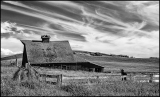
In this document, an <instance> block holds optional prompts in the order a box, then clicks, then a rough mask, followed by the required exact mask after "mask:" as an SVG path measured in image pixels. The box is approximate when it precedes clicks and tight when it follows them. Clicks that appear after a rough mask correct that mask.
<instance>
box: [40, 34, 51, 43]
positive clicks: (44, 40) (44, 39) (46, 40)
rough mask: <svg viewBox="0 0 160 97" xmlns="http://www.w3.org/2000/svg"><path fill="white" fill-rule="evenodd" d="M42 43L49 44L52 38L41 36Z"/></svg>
mask: <svg viewBox="0 0 160 97" xmlns="http://www.w3.org/2000/svg"><path fill="white" fill-rule="evenodd" d="M41 39H42V42H49V39H50V36H49V35H41Z"/></svg>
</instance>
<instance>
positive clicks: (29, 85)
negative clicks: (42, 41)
mask: <svg viewBox="0 0 160 97" xmlns="http://www.w3.org/2000/svg"><path fill="white" fill-rule="evenodd" d="M16 70H17V67H15V66H9V67H8V66H1V95H2V96H159V83H154V82H153V83H138V82H132V81H125V82H122V81H108V82H106V81H103V80H90V81H89V82H93V81H94V82H96V83H95V84H90V83H86V84H83V83H78V84H77V83H74V82H76V81H72V80H70V81H69V83H68V84H65V85H62V86H60V87H58V86H56V85H51V84H47V83H44V82H37V81H34V80H32V81H28V80H27V81H22V82H18V81H13V80H12V79H11V78H12V77H13V74H14V72H15V71H16ZM40 70H41V69H39V71H40ZM48 70H49V69H48ZM52 73H55V74H56V73H57V74H59V73H63V74H66V75H65V76H69V75H71V74H72V76H88V77H89V76H93V75H96V74H97V75H100V74H101V73H91V72H85V71H84V72H80V71H66V70H54V71H53V70H52ZM77 81H80V80H77Z"/></svg>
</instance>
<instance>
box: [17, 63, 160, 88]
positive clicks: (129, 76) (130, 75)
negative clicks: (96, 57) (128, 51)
mask: <svg viewBox="0 0 160 97" xmlns="http://www.w3.org/2000/svg"><path fill="white" fill-rule="evenodd" d="M17 66H18V65H17ZM26 68H33V69H35V68H34V67H32V66H31V65H30V64H29V63H27V64H26ZM35 70H36V69H35ZM37 73H38V75H39V77H41V78H42V79H43V80H42V81H45V82H47V79H48V78H55V79H57V81H56V84H57V85H58V86H61V85H62V83H63V79H65V78H68V79H107V77H110V78H114V77H115V76H117V77H119V78H120V79H119V80H122V78H123V77H126V79H127V80H133V81H134V80H135V77H134V76H135V74H136V73H135V72H134V73H132V72H130V73H127V75H125V76H122V75H120V74H119V75H118V74H116V75H113V74H111V75H104V76H90V77H89V76H87V77H77V78H76V77H67V76H63V75H62V74H59V75H54V74H40V73H39V72H37ZM154 74H158V75H159V73H157V72H156V73H153V72H152V73H148V72H146V73H145V74H144V72H143V74H141V75H149V82H153V80H154V79H153V75H154ZM110 78H109V79H110Z"/></svg>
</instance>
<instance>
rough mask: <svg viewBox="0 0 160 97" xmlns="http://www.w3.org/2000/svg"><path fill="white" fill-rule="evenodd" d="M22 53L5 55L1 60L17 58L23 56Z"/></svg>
mask: <svg viewBox="0 0 160 97" xmlns="http://www.w3.org/2000/svg"><path fill="white" fill-rule="evenodd" d="M22 55H23V54H22V53H21V54H15V55H11V56H5V57H2V58H1V61H3V60H11V59H16V58H22Z"/></svg>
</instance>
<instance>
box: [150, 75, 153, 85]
mask: <svg viewBox="0 0 160 97" xmlns="http://www.w3.org/2000/svg"><path fill="white" fill-rule="evenodd" d="M152 81H153V74H150V76H149V82H150V83H151V82H152Z"/></svg>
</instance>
